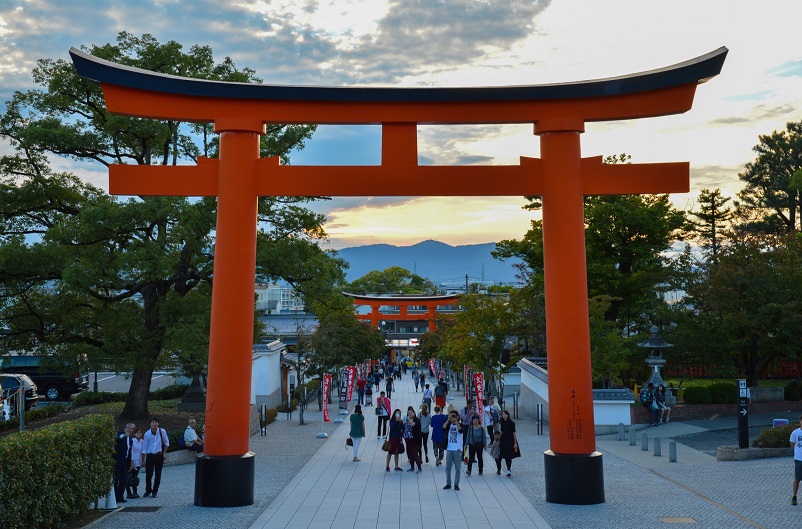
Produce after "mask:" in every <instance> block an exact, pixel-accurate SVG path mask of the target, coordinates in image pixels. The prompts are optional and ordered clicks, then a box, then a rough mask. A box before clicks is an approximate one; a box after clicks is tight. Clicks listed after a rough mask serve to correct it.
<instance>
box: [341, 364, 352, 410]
mask: <svg viewBox="0 0 802 529" xmlns="http://www.w3.org/2000/svg"><path fill="white" fill-rule="evenodd" d="M349 373H350V371H349V370H348V368H347V367H344V368H342V369H340V409H341V410H346V411H347V410H348V391H349V390H348V388H349V384H348V376H349Z"/></svg>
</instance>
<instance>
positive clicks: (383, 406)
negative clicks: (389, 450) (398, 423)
mask: <svg viewBox="0 0 802 529" xmlns="http://www.w3.org/2000/svg"><path fill="white" fill-rule="evenodd" d="M392 409H393V407H392V406H391V405H390V399H388V398H387V397H385V396H384V391H382V392H381V393H380V394H379V398H378V399H376V412H375V413H376V417H377V418H378V422H377V424H376V439H381V438H382V436H384V438H385V439H387V421H388V420H389V419H390V410H392Z"/></svg>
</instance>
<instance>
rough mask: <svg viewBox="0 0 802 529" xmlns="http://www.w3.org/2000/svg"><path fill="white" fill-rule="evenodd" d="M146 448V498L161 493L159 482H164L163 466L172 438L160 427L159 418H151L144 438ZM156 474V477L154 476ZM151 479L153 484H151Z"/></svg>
mask: <svg viewBox="0 0 802 529" xmlns="http://www.w3.org/2000/svg"><path fill="white" fill-rule="evenodd" d="M142 441H143V443H144V449H145V496H144V497H145V498H147V497H148V496H152V497H153V498H155V497H156V494H158V493H159V484H160V483H161V482H162V467H163V466H164V460H165V459H167V447H168V446H170V440H169V439H168V438H167V432H166V431H165V430H164V428H159V419H157V418H156V417H153V418H152V419H151V420H150V430H148V431H147V432H145V437H144V438H143V440H142ZM154 475H155V478H154ZM151 479H152V480H153V484H151Z"/></svg>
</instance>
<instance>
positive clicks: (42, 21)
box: [0, 0, 802, 248]
mask: <svg viewBox="0 0 802 529" xmlns="http://www.w3.org/2000/svg"><path fill="white" fill-rule="evenodd" d="M800 20H802V2H798V1H796V0H779V1H770V2H765V3H761V4H760V6H759V7H758V6H757V5H756V4H755V3H754V2H746V1H741V0H734V1H729V0H727V1H725V0H705V1H703V2H701V1H699V0H678V1H674V2H661V3H655V2H644V1H642V0H627V1H624V0H621V1H617V0H608V1H605V2H594V1H590V0H551V1H540V2H536V1H533V0H441V1H430V0H395V1H390V0H331V1H324V0H307V1H291V0H284V1H268V0H261V1H248V2H245V1H236V0H234V1H228V2H213V1H209V0H194V1H191V2H190V1H179V0H172V1H171V0H141V1H139V2H123V1H108V2H97V1H92V0H73V1H71V2H59V1H56V0H36V1H22V0H11V1H3V2H0V99H3V100H5V99H7V98H8V97H9V96H10V95H11V94H12V93H13V91H14V90H25V89H29V88H32V87H33V84H32V80H31V75H30V72H31V70H32V68H33V67H34V66H35V62H36V60H37V59H40V58H60V59H67V58H68V55H67V50H68V49H69V48H70V46H76V47H79V46H82V45H86V46H89V45H93V44H103V43H106V42H113V41H114V39H115V37H116V35H117V33H118V32H119V31H123V30H124V31H128V32H130V33H133V34H137V35H139V34H143V33H150V34H152V35H154V37H156V39H158V40H159V41H160V42H166V41H168V40H175V41H177V42H179V43H181V44H183V45H184V47H185V48H187V49H188V48H189V47H190V46H192V45H193V44H204V45H206V44H208V45H209V46H211V47H212V49H213V51H214V54H215V58H216V60H217V61H220V60H222V59H223V58H224V57H225V56H230V57H231V58H232V59H233V60H234V61H235V63H236V64H237V66H238V67H240V68H243V67H246V66H247V67H250V68H253V69H254V70H256V74H257V76H258V77H261V78H262V79H264V82H265V83H266V84H302V85H318V86H324V85H331V86H343V85H349V86H366V85H372V86H490V85H531V84H543V83H554V82H563V81H576V80H583V79H594V78H603V77H611V76H618V75H625V74H629V73H635V72H639V71H644V70H650V69H654V68H660V67H663V66H668V65H672V64H675V63H678V62H682V61H685V60H687V59H690V58H693V57H697V56H699V55H702V54H704V53H707V52H709V51H712V50H715V49H717V48H719V47H720V46H727V47H728V48H729V49H730V52H729V55H728V57H727V60H726V62H725V64H724V69H723V71H722V74H721V75H720V76H718V77H716V78H714V79H712V80H711V81H709V82H708V83H706V84H703V85H701V86H700V87H699V89H698V91H697V96H696V99H695V102H694V107H693V109H692V110H691V111H690V112H688V113H686V114H684V115H679V116H670V117H664V118H655V119H647V120H635V121H620V122H609V123H591V124H588V126H587V129H586V132H585V133H584V134H583V137H582V149H583V156H595V155H604V156H607V155H611V154H618V153H623V152H626V153H628V154H630V155H632V161H633V163H647V162H658V161H660V162H662V161H690V162H691V188H692V191H691V193H688V194H684V195H676V196H672V199H673V200H674V203H675V205H676V206H677V207H680V208H685V209H687V208H688V207H690V206H691V205H692V204H693V202H694V200H695V197H696V196H697V195H698V192H699V190H700V189H702V188H716V187H719V188H721V189H722V191H723V192H724V193H725V194H728V195H734V193H735V192H737V191H738V190H739V189H740V188H741V184H740V181H739V180H738V173H739V172H740V171H742V170H743V166H744V164H745V163H747V162H749V161H751V160H752V159H753V157H754V155H753V153H752V147H753V146H754V145H756V144H757V143H758V141H759V140H758V135H760V134H769V133H771V132H772V131H774V130H778V129H783V128H784V127H785V123H786V122H789V121H800V120H802V39H800V37H799V33H800V32H799V21H800ZM380 142H381V136H380V129H379V127H375V126H372V127H371V126H364V127H321V128H320V129H319V130H318V132H317V133H316V134H315V136H314V137H313V138H312V140H311V141H309V142H308V144H307V148H306V149H305V150H303V151H301V152H299V153H296V154H295V155H294V156H293V157H292V163H293V164H296V165H302V164H310V165H314V164H362V165H364V164H368V165H370V164H378V163H380ZM418 142H419V157H420V163H422V164H432V163H434V164H513V163H518V159H519V157H520V156H537V155H538V152H539V149H538V139H537V137H535V136H534V135H533V134H532V127H531V126H522V125H516V126H475V127H435V126H431V127H419V131H418ZM8 152H10V148H9V146H8V145H4V144H0V153H8ZM54 165H55V168H57V169H58V170H71V171H74V172H76V173H78V174H80V175H81V176H82V177H83V178H85V179H87V180H89V181H91V182H93V183H95V184H97V185H99V186H101V187H103V188H107V185H108V179H107V171H106V169H105V168H104V167H102V166H100V165H94V166H92V165H87V164H81V165H76V164H73V163H72V162H70V161H68V160H54ZM490 186H492V182H488V188H490ZM415 191H416V190H411V189H405V188H403V187H401V188H400V189H399V197H389V198H374V199H370V198H355V197H354V198H348V197H346V198H340V199H335V200H332V201H328V202H326V203H322V204H320V205H318V206H316V208H317V210H318V211H321V212H323V213H325V214H326V215H327V218H328V223H327V225H326V230H327V232H328V233H329V235H330V236H331V247H333V248H340V247H345V246H354V245H360V244H371V243H389V244H397V245H408V244H414V243H416V242H419V241H421V240H425V239H437V240H440V241H443V242H447V243H449V244H470V243H481V242H491V241H498V240H501V239H507V238H520V237H522V236H523V234H524V232H525V231H526V230H527V228H528V226H529V222H530V220H531V218H532V213H531V212H528V211H525V210H523V209H521V206H523V205H524V203H525V201H524V199H523V198H522V197H488V198H481V197H475V198H448V197H445V198H439V197H431V198H430V197H420V196H414V195H415Z"/></svg>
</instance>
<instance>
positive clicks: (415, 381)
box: [412, 373, 420, 393]
mask: <svg viewBox="0 0 802 529" xmlns="http://www.w3.org/2000/svg"><path fill="white" fill-rule="evenodd" d="M412 382H414V383H415V393H417V392H418V386H419V385H420V379H419V378H418V376H417V375H416V374H415V373H412Z"/></svg>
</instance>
